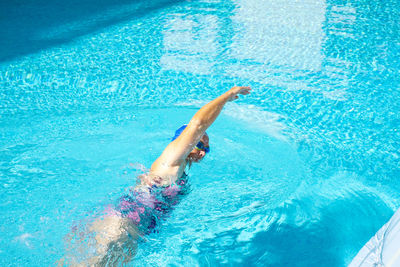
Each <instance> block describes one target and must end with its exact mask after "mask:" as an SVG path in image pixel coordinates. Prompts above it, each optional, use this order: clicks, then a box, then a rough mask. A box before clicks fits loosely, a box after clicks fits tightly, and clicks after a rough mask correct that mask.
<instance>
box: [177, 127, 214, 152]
mask: <svg viewBox="0 0 400 267" xmlns="http://www.w3.org/2000/svg"><path fill="white" fill-rule="evenodd" d="M186 127H187V124H184V125H182V126H181V127H179V129H178V130H176V131H175V135H174V137H172V138H171V142H172V141H174V140H175V139H176V138H178V136H180V135H181V133H182V132H183V130H185V128H186ZM204 134H207V133H206V132H204ZM196 148H197V149H200V150H204V151H205V152H206V153H208V152H210V147H205V146H204V144H203V142H201V141H199V142H198V143H197V145H196Z"/></svg>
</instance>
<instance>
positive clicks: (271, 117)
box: [223, 103, 288, 141]
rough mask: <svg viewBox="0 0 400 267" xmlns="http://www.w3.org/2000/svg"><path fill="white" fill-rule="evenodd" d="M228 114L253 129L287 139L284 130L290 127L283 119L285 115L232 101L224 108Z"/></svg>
mask: <svg viewBox="0 0 400 267" xmlns="http://www.w3.org/2000/svg"><path fill="white" fill-rule="evenodd" d="M223 113H224V114H225V115H227V116H230V117H232V118H235V119H237V120H240V121H243V122H246V124H247V125H248V126H250V127H251V128H252V129H253V130H257V131H261V132H263V133H266V134H268V135H270V136H272V137H274V138H276V139H279V140H282V141H287V136H285V135H284V134H283V132H284V131H285V130H286V129H287V128H288V127H287V126H286V125H285V124H284V123H283V122H282V120H283V119H284V118H285V117H284V116H283V115H280V114H277V113H273V112H269V111H266V110H263V109H262V108H260V107H257V106H254V105H239V104H236V103H231V104H229V105H227V107H226V108H225V109H224V110H223Z"/></svg>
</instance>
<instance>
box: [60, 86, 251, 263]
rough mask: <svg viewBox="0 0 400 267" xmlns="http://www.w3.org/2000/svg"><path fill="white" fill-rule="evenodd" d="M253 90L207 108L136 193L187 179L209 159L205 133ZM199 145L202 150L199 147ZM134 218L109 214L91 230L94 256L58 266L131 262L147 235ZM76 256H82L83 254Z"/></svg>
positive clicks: (167, 150)
mask: <svg viewBox="0 0 400 267" xmlns="http://www.w3.org/2000/svg"><path fill="white" fill-rule="evenodd" d="M250 90H251V89H250V87H242V86H235V87H233V88H231V89H230V90H228V91H227V92H225V93H224V94H222V95H220V96H219V97H217V98H216V99H214V100H212V101H211V102H209V103H208V104H206V105H205V106H203V107H202V108H201V109H200V110H199V111H198V112H197V113H196V114H195V115H194V116H193V118H192V119H191V120H190V122H189V123H188V125H187V126H186V127H185V128H184V130H183V132H181V133H180V134H179V136H178V137H177V138H176V139H175V140H174V141H172V142H171V143H170V144H168V146H167V147H166V148H165V149H164V151H163V152H162V154H161V155H160V156H159V157H158V158H157V159H156V161H154V163H153V164H152V166H151V169H150V172H149V173H148V174H145V175H143V176H142V178H141V184H140V185H138V186H137V187H136V188H135V190H134V191H135V192H137V193H138V194H139V195H140V194H144V196H146V194H148V193H149V192H151V188H154V186H155V187H156V188H157V187H163V188H166V187H168V186H171V185H172V184H174V183H176V182H177V181H178V179H179V178H181V177H182V176H183V175H184V170H185V168H186V165H187V164H192V163H198V162H200V161H201V160H202V159H203V158H204V156H205V155H206V148H207V147H209V139H208V135H207V134H206V133H205V132H206V130H207V128H208V127H210V125H211V124H212V123H213V122H214V121H215V119H216V118H217V117H218V115H219V114H220V113H221V110H222V108H223V107H224V105H225V104H226V103H227V102H229V101H233V100H235V99H237V98H238V95H247V94H249V93H250ZM199 143H201V147H200V148H199V146H198V145H196V144H199ZM202 148H203V149H202ZM128 204H129V201H128ZM139 208H142V207H139ZM139 208H138V209H139ZM132 213H135V211H133V212H132V211H131V210H130V211H129V212H128V213H127V214H128V215H129V214H132ZM136 213H137V212H136ZM131 217H132V216H131ZM131 217H129V216H126V215H124V214H123V212H121V211H118V210H114V209H111V210H110V211H108V212H106V213H105V215H104V216H102V217H100V218H98V219H96V220H95V221H93V222H92V223H91V224H90V225H89V227H88V228H87V229H88V233H87V234H88V235H90V236H92V237H93V239H94V243H95V245H94V248H91V249H90V250H91V251H92V253H93V252H94V255H87V257H84V258H85V259H83V260H82V259H77V257H74V256H73V254H72V255H67V256H65V257H64V258H63V259H62V260H60V261H59V262H58V263H59V266H64V265H68V266H116V265H120V264H126V263H128V262H129V261H131V260H132V258H133V257H134V255H135V252H136V247H137V240H138V239H139V238H140V236H143V234H144V233H143V231H141V230H140V229H139V226H138V224H137V221H134V220H133V219H132V218H131ZM67 239H68V238H67ZM76 247H77V248H78V249H79V250H84V249H88V248H87V247H85V246H76ZM70 253H74V252H73V251H70ZM75 253H78V254H81V253H82V251H80V252H76V251H75Z"/></svg>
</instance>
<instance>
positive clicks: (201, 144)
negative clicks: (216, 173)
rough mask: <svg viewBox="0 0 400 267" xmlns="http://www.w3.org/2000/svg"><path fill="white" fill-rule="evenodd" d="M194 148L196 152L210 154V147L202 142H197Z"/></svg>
mask: <svg viewBox="0 0 400 267" xmlns="http://www.w3.org/2000/svg"><path fill="white" fill-rule="evenodd" d="M194 148H196V149H197V150H203V151H204V152H206V153H208V152H210V147H209V146H205V145H204V143H203V142H202V141H200V142H198V143H197V145H196V146H195V147H194Z"/></svg>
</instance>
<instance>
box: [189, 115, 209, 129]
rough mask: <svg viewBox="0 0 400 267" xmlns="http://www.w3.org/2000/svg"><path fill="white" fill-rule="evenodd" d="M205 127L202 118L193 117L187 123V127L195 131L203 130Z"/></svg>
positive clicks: (204, 121)
mask: <svg viewBox="0 0 400 267" xmlns="http://www.w3.org/2000/svg"><path fill="white" fill-rule="evenodd" d="M205 125H206V120H204V119H202V118H197V117H196V116H195V117H193V118H192V119H191V120H190V122H189V126H190V127H191V128H193V129H195V130H196V131H200V130H202V128H204V126H205Z"/></svg>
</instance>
